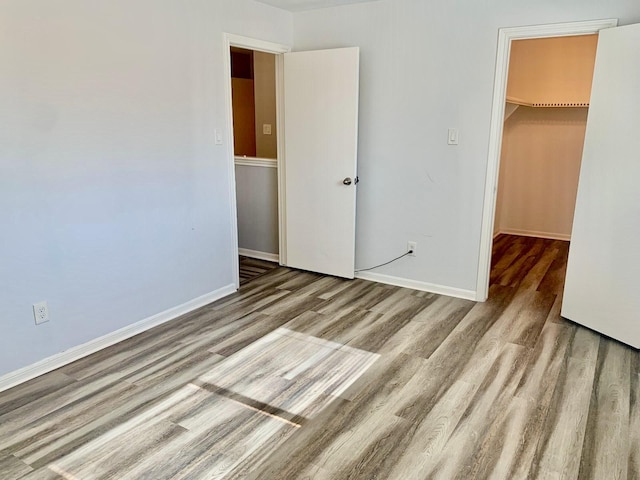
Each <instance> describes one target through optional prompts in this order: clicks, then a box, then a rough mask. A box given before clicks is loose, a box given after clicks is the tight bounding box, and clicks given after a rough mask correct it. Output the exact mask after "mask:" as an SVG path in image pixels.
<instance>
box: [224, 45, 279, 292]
mask: <svg viewBox="0 0 640 480" xmlns="http://www.w3.org/2000/svg"><path fill="white" fill-rule="evenodd" d="M231 47H239V48H246V49H248V50H255V51H258V52H265V53H272V54H274V55H276V141H277V149H278V158H277V165H278V238H279V257H280V265H284V264H286V258H287V257H286V252H287V249H286V230H285V227H286V222H285V220H286V216H285V215H286V211H285V208H284V207H285V199H284V195H285V188H284V185H285V178H284V130H283V125H284V122H283V118H282V112H283V111H284V109H283V108H282V107H283V100H284V99H283V94H282V93H283V90H282V89H283V82H282V71H283V61H282V60H283V59H282V54H283V53H287V52H290V51H291V47H290V46H288V45H282V44H279V43H272V42H267V41H264V40H258V39H255V38H250V37H243V36H240V35H235V34H232V33H224V34H223V48H224V52H223V58H224V72H225V76H226V77H225V100H226V101H225V103H226V109H227V128H226V130H227V135H226V137H227V138H226V140H227V145H228V146H229V148H228V149H227V156H228V165H229V179H228V181H229V204H230V208H231V238H232V242H233V257H232V261H233V265H232V268H233V270H232V271H233V277H234V281H235V285H236V289H238V288H240V267H239V265H238V255H239V254H238V205H237V197H236V167H235V158H234V152H233V103H232V98H231Z"/></svg>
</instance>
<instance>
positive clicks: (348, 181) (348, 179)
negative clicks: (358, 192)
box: [342, 177, 351, 185]
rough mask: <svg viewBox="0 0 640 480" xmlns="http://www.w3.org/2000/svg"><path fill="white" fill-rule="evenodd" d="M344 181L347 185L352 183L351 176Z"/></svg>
mask: <svg viewBox="0 0 640 480" xmlns="http://www.w3.org/2000/svg"><path fill="white" fill-rule="evenodd" d="M342 183H344V184H345V185H351V177H347V178H345V179H344V180H343V181H342Z"/></svg>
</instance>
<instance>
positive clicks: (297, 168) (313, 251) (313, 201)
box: [284, 47, 359, 278]
mask: <svg viewBox="0 0 640 480" xmlns="http://www.w3.org/2000/svg"><path fill="white" fill-rule="evenodd" d="M358 86H359V49H358V48H357V47H354V48H340V49H334V50H318V51H310V52H295V53H286V54H285V55H284V127H285V129H284V131H285V140H284V152H285V162H284V164H285V167H284V172H285V184H286V187H285V225H286V228H285V238H286V242H285V247H286V253H285V255H284V257H285V258H284V263H285V264H286V265H288V266H290V267H294V268H300V269H303V270H310V271H313V272H320V273H326V274H329V275H335V276H339V277H346V278H353V275H354V265H355V218H356V183H357V180H356V175H357V174H356V163H357V146H358Z"/></svg>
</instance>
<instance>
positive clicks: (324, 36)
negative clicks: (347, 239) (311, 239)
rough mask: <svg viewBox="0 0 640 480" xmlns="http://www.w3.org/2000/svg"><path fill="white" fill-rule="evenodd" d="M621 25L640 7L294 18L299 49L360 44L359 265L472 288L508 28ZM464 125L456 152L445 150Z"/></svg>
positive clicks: (386, 7) (594, 1)
mask: <svg viewBox="0 0 640 480" xmlns="http://www.w3.org/2000/svg"><path fill="white" fill-rule="evenodd" d="M616 17H617V18H619V19H620V24H622V25H623V24H628V23H634V22H638V21H640V5H639V4H638V2H637V0H611V1H609V2H602V1H601V0H567V1H565V2H557V1H555V0H537V1H535V2H516V3H514V2H512V1H507V0H498V1H495V2H477V1H475V0H461V1H458V2H427V1H424V0H379V1H377V2H371V3H362V4H357V5H348V6H342V7H335V8H326V9H321V10H315V11H309V12H299V13H296V14H295V16H294V49H295V50H311V49H321V48H334V47H349V46H359V47H360V52H361V57H360V58H361V64H360V65H361V67H360V68H361V70H360V127H359V130H360V131H359V146H358V152H359V158H358V175H359V177H360V183H359V185H358V204H357V205H358V207H357V234H356V267H357V268H363V267H368V266H370V265H376V264H379V263H382V262H385V261H387V260H390V259H392V258H394V257H396V256H398V255H401V254H402V253H404V252H405V251H406V247H407V241H409V240H413V241H416V242H417V243H418V248H417V256H416V257H408V258H404V259H403V260H402V261H400V262H395V263H392V264H390V265H387V266H385V267H382V268H379V269H376V270H375V272H376V273H380V274H384V275H389V276H392V277H395V278H403V279H407V280H414V281H419V282H423V283H426V284H432V285H439V286H444V287H450V288H455V289H460V290H464V291H475V290H476V279H477V273H478V272H477V269H478V255H479V248H480V228H481V220H482V206H483V199H484V186H485V175H486V169H487V153H488V146H489V123H490V119H491V105H492V95H493V85H494V74H495V65H496V48H497V38H498V29H499V28H501V27H509V26H521V25H535V24H547V23H558V22H570V21H579V20H588V19H599V18H616ZM450 127H457V128H458V129H459V131H460V144H459V145H458V146H449V145H447V129H448V128H450Z"/></svg>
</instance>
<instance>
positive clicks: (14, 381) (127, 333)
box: [0, 284, 236, 392]
mask: <svg viewBox="0 0 640 480" xmlns="http://www.w3.org/2000/svg"><path fill="white" fill-rule="evenodd" d="M235 291H236V286H235V285H234V284H231V285H226V286H224V287H222V288H219V289H218V290H215V291H213V292H210V293H206V294H204V295H202V296H200V297H197V298H194V299H193V300H189V301H188V302H185V303H183V304H181V305H178V306H176V307H172V308H170V309H168V310H165V311H163V312H160V313H157V314H155V315H152V316H150V317H147V318H145V319H143V320H140V321H139V322H136V323H133V324H131V325H127V326H126V327H123V328H121V329H119V330H116V331H115V332H111V333H108V334H106V335H104V336H102V337H98V338H96V339H94V340H90V341H88V342H86V343H83V344H82V345H78V346H76V347H72V348H70V349H68V350H65V351H63V352H60V353H57V354H55V355H52V356H50V357H47V358H45V359H43V360H40V361H38V362H36V363H33V364H31V365H27V366H26V367H23V368H20V369H18V370H15V371H13V372H9V373H7V374H5V375H3V376H1V377H0V392H2V391H4V390H8V389H9V388H12V387H15V386H16V385H19V384H21V383H24V382H27V381H29V380H31V379H34V378H36V377H39V376H40V375H44V374H45V373H48V372H51V371H53V370H55V369H57V368H60V367H63V366H65V365H68V364H69V363H72V362H75V361H76V360H80V359H81V358H84V357H86V356H88V355H91V354H92V353H95V352H98V351H100V350H102V349H104V348H107V347H110V346H111V345H114V344H116V343H118V342H122V341H123V340H126V339H128V338H131V337H133V336H135V335H138V334H140V333H143V332H146V331H147V330H150V329H151V328H153V327H156V326H158V325H162V324H163V323H166V322H169V321H171V320H174V319H176V318H178V317H180V316H182V315H184V314H186V313H189V312H192V311H193V310H196V309H198V308H200V307H203V306H205V305H208V304H209V303H212V302H214V301H216V300H219V299H221V298H223V297H226V296H227V295H231V294H232V293H234V292H235Z"/></svg>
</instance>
